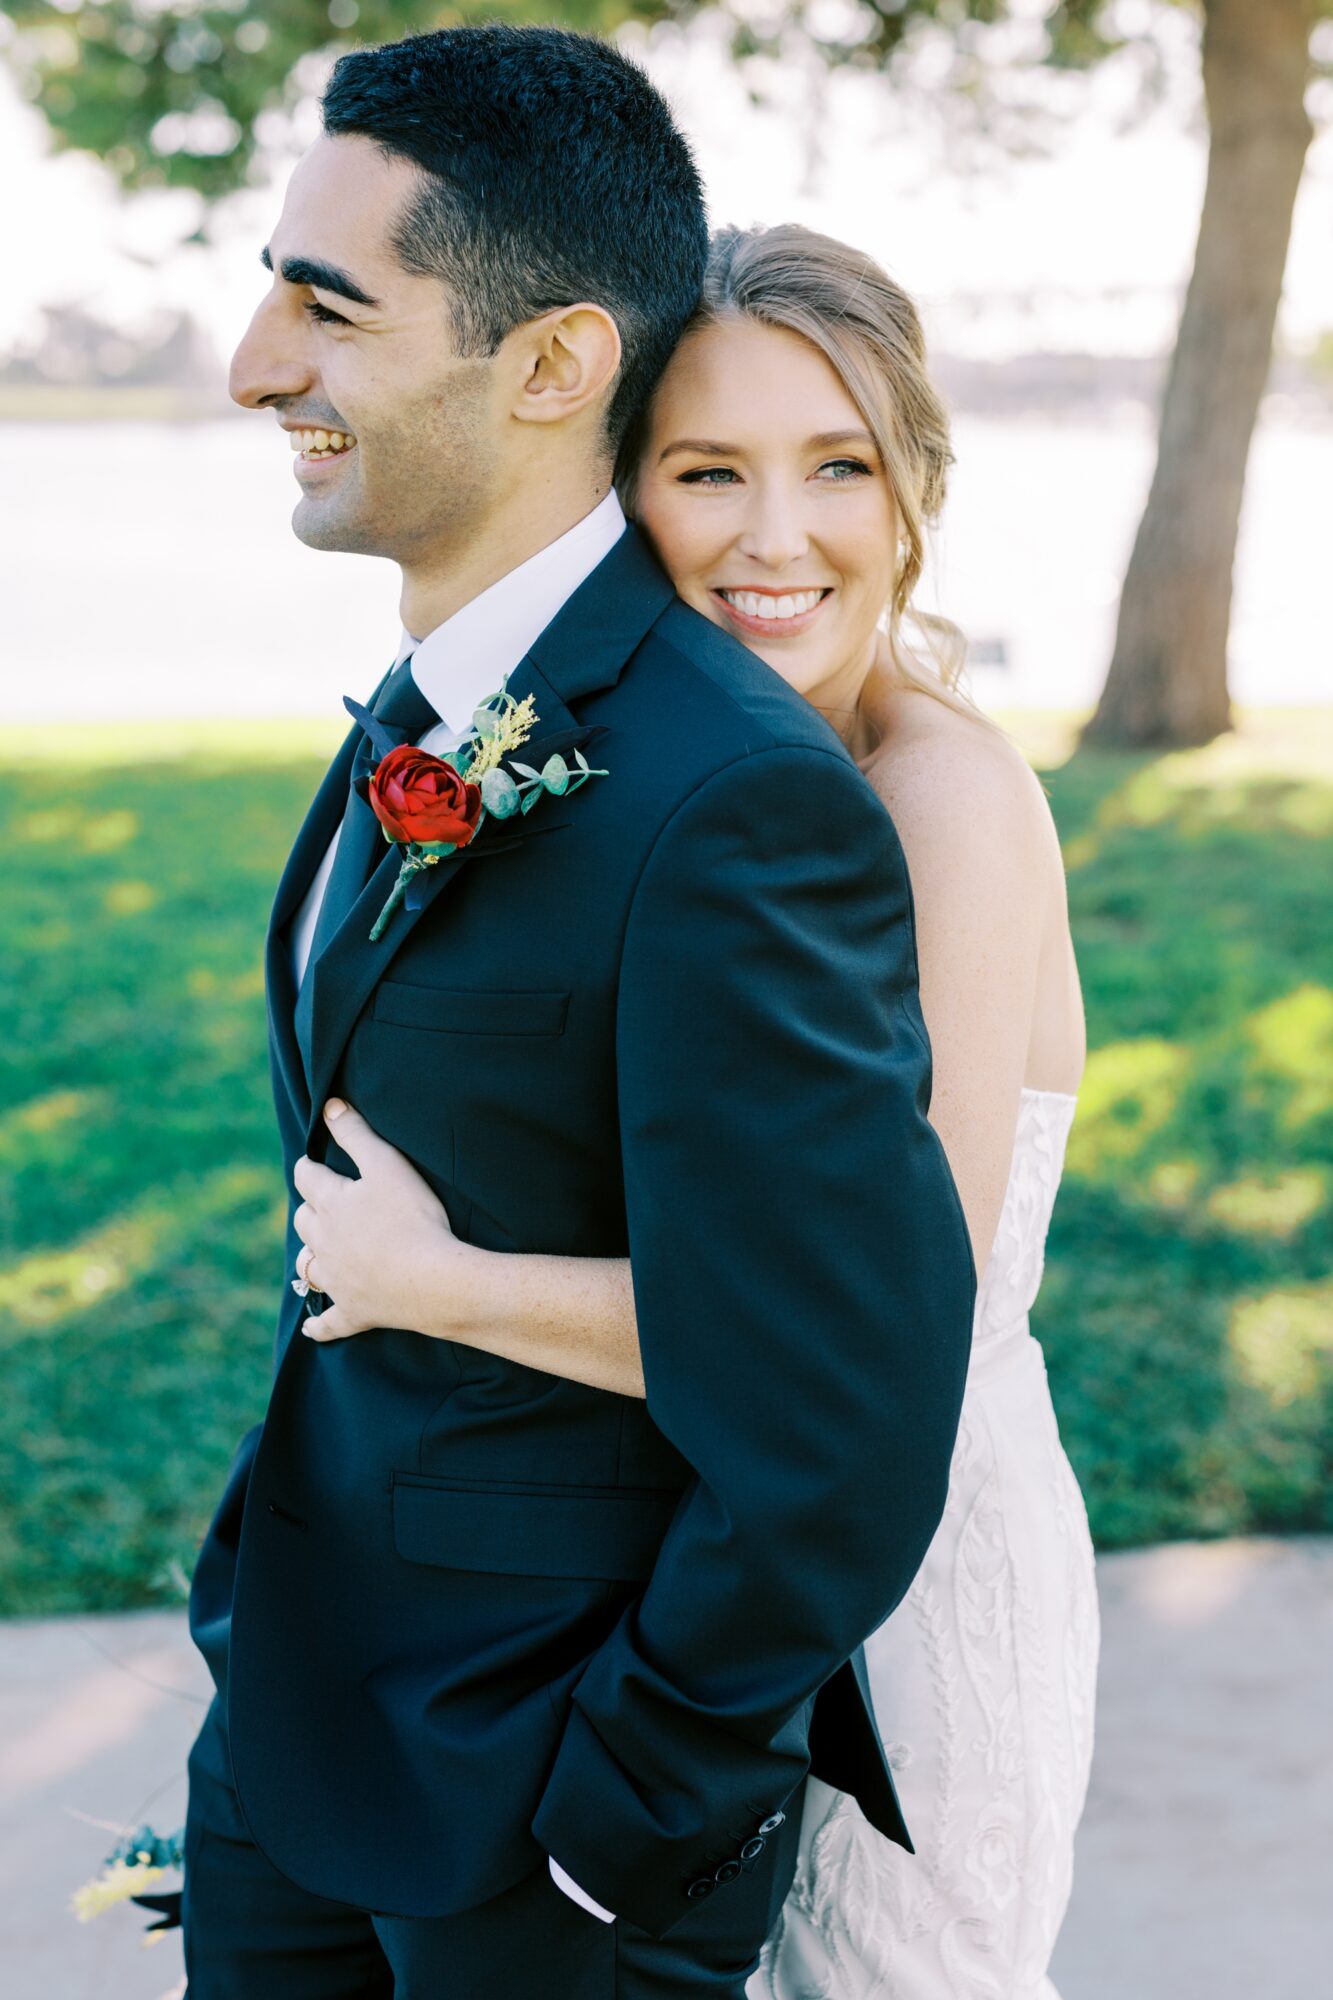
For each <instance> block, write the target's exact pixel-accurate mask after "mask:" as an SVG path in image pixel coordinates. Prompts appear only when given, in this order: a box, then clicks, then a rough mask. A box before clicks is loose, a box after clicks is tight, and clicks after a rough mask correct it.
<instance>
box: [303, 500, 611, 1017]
mask: <svg viewBox="0 0 1333 2000" xmlns="http://www.w3.org/2000/svg"><path fill="white" fill-rule="evenodd" d="M624 530H625V516H624V515H623V514H622V512H621V511H620V502H619V501H618V500H617V498H616V495H615V489H614V488H612V490H611V492H610V493H608V494H607V496H606V498H605V499H604V500H602V501H600V502H599V503H598V505H597V506H596V507H594V508H593V510H592V512H591V514H585V515H584V517H583V519H582V520H581V521H577V522H576V523H575V524H574V526H573V527H572V528H570V529H569V530H568V531H567V532H566V533H565V534H563V535H561V536H560V538H559V540H558V541H554V542H548V544H547V546H546V547H545V548H544V549H539V550H538V551H537V553H536V555H535V556H529V557H528V560H527V561H526V562H524V563H520V564H519V566H518V568H517V569H511V570H510V572H509V574H508V575H507V576H502V577H501V578H500V580H499V582H498V583H493V584H491V585H490V587H489V589H487V590H483V591H482V593H481V595H480V597H474V598H473V599H472V601H471V602H470V603H469V604H465V605H464V606H463V608H462V610H461V611H455V613H454V615H453V617H452V618H446V619H445V621H444V623H443V625H437V626H436V627H435V630H434V631H433V632H430V633H427V635H426V636H425V637H424V638H422V639H414V638H413V637H412V635H411V633H410V632H407V631H404V632H403V635H402V638H401V640H400V643H399V646H398V654H397V658H396V659H395V660H394V665H395V666H397V665H398V664H399V661H402V660H405V659H406V658H407V656H408V654H409V653H410V654H411V655H412V678H413V680H414V681H415V682H416V684H417V686H418V688H419V689H420V690H421V692H422V694H423V695H424V696H425V697H426V700H427V701H428V702H429V703H430V705H431V707H432V708H433V709H435V710H436V712H437V713H438V715H439V716H440V718H441V719H440V721H439V723H438V724H437V725H436V727H435V728H434V729H428V730H427V731H426V734H425V735H424V736H423V737H422V739H421V748H422V749H423V750H428V751H429V752H430V753H431V755H432V756H436V757H438V756H440V755H441V754H442V753H443V752H444V751H446V750H452V749H454V748H455V746H456V745H457V744H459V743H461V741H462V740H463V737H464V736H465V735H466V734H467V732H468V730H469V729H470V728H471V727H472V712H473V710H474V709H475V708H477V707H478V706H479V704H480V703H482V702H483V701H485V699H486V697H487V696H488V695H492V694H495V693H496V691H497V690H498V688H499V687H500V684H501V682H502V681H503V680H504V679H505V676H506V675H507V674H512V673H513V671H514V668H515V667H516V666H517V665H518V663H519V661H520V660H521V659H522V658H523V657H524V655H525V654H526V653H527V652H528V650H529V648H530V647H531V646H532V645H533V644H534V642H535V641H536V640H537V639H538V638H539V637H540V636H541V634H542V633H543V632H544V631H545V630H546V627H547V626H548V625H549V624H550V622H551V620H552V619H553V618H554V617H555V614H556V612H557V611H558V610H559V609H560V607H561V605H562V604H563V603H564V602H565V599H566V598H567V597H572V596H573V595H574V592H575V591H576V590H577V589H578V587H579V585H580V584H581V583H582V582H583V581H584V579H585V578H586V577H589V576H591V575H592V572H593V571H594V570H595V569H596V567H597V565H598V563H599V562H601V560H602V558H603V557H604V556H606V555H609V553H610V552H611V550H612V549H613V548H614V547H615V545H616V543H617V542H618V541H619V540H620V537H621V535H622V534H623V533H624ZM341 831H342V827H341V824H339V826H337V827H336V828H335V829H334V834H333V839H332V840H331V841H330V842H329V844H328V847H327V848H326V850H325V853H324V858H323V860H322V861H321V862H320V864H319V867H318V868H317V869H316V871H315V877H314V880H313V881H312V882H311V884H310V887H309V889H308V890H307V891H306V895H305V900H304V902H303V903H302V904H301V907H300V910H299V911H298V912H297V915H296V920H295V922H294V923H293V925H292V970H293V972H294V973H295V975H296V984H297V987H298V988H299V987H300V984H301V981H302V979H303V978H304V977H305V969H306V965H307V962H308V961H309V958H310V945H311V941H312V939H313V938H314V935H315V925H316V923H317V922H318V920H319V906H320V904H321V903H322V902H323V900H324V891H325V888H326V887H327V886H328V880H329V874H330V871H331V870H332V868H333V857H334V855H335V854H336V853H337V851H338V835H339V834H340V833H341Z"/></svg>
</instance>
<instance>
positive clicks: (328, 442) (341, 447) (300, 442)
mask: <svg viewBox="0 0 1333 2000" xmlns="http://www.w3.org/2000/svg"><path fill="white" fill-rule="evenodd" d="M291 439H292V450H293V451H299V452H302V453H303V454H304V455H305V457H307V458H332V457H333V456H334V455H335V453H337V452H340V451H349V450H350V449H351V447H352V446H353V445H354V444H355V443H356V439H355V438H354V437H353V436H352V433H351V432H350V431H293V432H292V433H291Z"/></svg>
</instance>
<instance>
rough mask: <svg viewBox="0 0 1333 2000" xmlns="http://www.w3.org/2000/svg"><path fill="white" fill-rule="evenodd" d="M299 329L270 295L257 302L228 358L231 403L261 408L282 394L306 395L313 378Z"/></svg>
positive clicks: (256, 408)
mask: <svg viewBox="0 0 1333 2000" xmlns="http://www.w3.org/2000/svg"><path fill="white" fill-rule="evenodd" d="M303 331H304V329H303V328H302V327H300V326H299V325H295V324H293V323H292V321H291V320H290V319H289V318H288V316H287V315H286V314H284V313H282V312H281V311H279V310H278V306H277V301H276V300H275V299H274V298H273V297H272V296H271V295H270V297H268V298H266V299H263V300H261V301H260V303H259V305H258V306H257V307H256V309H255V314H254V317H253V319H252V320H251V321H250V324H249V326H248V327H247V328H246V329H245V332H244V333H243V334H242V335H241V340H240V345H239V346H238V347H237V349H236V352H235V353H234V354H233V355H232V357H231V370H230V373H229V375H228V379H227V388H228V391H229V393H230V395H231V399H232V401H233V402H234V403H240V404H241V406H242V407H243V408H244V409H247V410H262V409H263V408H265V406H266V405H267V404H269V403H272V402H278V401H281V400H282V398H284V397H286V396H305V395H309V393H310V391H311V388H312V387H313V386H314V380H313V373H312V370H311V368H310V364H309V361H308V358H307V351H306V348H305V343H304V341H303V339H302V334H303Z"/></svg>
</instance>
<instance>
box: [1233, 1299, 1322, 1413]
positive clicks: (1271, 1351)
mask: <svg viewBox="0 0 1333 2000" xmlns="http://www.w3.org/2000/svg"><path fill="white" fill-rule="evenodd" d="M1227 1338H1228V1341H1229V1342H1230V1345H1231V1350H1232V1352H1233V1354H1234V1355H1235V1357H1236V1360H1237V1363H1238V1365H1239V1368H1240V1372H1241V1375H1242V1377H1243V1379H1244V1380H1245V1381H1247V1382H1248V1383H1249V1384H1250V1385H1251V1387H1252V1388H1255V1389H1259V1390H1261V1391H1262V1392H1263V1394H1264V1395H1266V1396H1267V1397H1268V1399H1269V1401H1270V1402H1271V1403H1272V1404H1273V1406H1274V1407H1275V1408H1276V1409H1283V1408H1285V1407H1287V1406H1288V1405H1290V1404H1292V1403H1295V1402H1297V1401H1299V1400H1300V1399H1301V1398H1302V1397H1306V1396H1313V1395H1314V1394H1315V1393H1316V1392H1317V1390H1318V1388H1319V1385H1320V1377H1321V1374H1322V1373H1323V1372H1324V1370H1325V1369H1326V1368H1327V1367H1328V1365H1329V1363H1330V1362H1333V1282H1330V1283H1326V1284H1322V1285H1304V1286H1300V1287H1297V1288H1292V1289H1290V1290H1281V1291H1273V1292H1268V1293H1266V1294H1265V1295H1264V1296H1263V1297H1262V1298H1257V1299H1245V1300H1242V1301H1240V1302H1239V1303H1238V1304H1237V1305H1236V1307H1235V1308H1234V1310H1233V1312H1232V1315H1231V1323H1230V1326H1229V1328H1228V1331H1227Z"/></svg>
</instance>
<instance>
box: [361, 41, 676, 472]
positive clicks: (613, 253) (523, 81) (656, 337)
mask: <svg viewBox="0 0 1333 2000" xmlns="http://www.w3.org/2000/svg"><path fill="white" fill-rule="evenodd" d="M323 114H324V129H325V131H326V132H329V133H331V134H335V135H337V134H340V133H352V132H355V133H361V134H364V135H365V136H366V137H368V138H371V139H374V140H377V141H378V143H379V145H380V147H381V149H382V151H384V152H385V153H386V154H389V155H396V156H398V157H401V158H403V159H408V160H412V161H413V162H414V163H415V164H416V165H417V166H418V167H420V168H421V169H422V170H423V171H424V173H425V175H426V180H425V184H424V186H423V188H422V191H421V193H420V195H419V196H418V197H416V198H415V199H414V200H413V201H412V202H411V203H410V204H409V206H408V207H407V209H406V210H405V212H404V213H403V215H402V216H401V217H400V218H399V221H398V223H397V225H396V227H395V230H394V233H393V238H392V242H393V249H394V253H395V255H396V256H397V257H398V259H399V261H400V262H401V263H402V264H403V266H404V268H405V269H407V270H409V271H414V272H419V273H421V274H423V275H426V276H435V277H439V278H441V279H443V280H444V281H445V283H446V284H447V285H448V288H449V292H450V296H451V300H452V304H453V323H454V334H455V338H456V339H457V341H458V344H459V348H460V351H461V352H462V353H463V354H465V355H471V356H477V355H488V354H494V352H495V350H496V349H497V347H499V345H500V343H501V341H502V340H503V339H504V338H505V335H506V334H508V333H509V332H510V331H511V330H512V329H513V328H514V327H516V326H520V325H522V323H523V322H524V321H525V320H530V319H536V318H538V317H539V316H540V315H541V314H542V313H545V312H550V311H552V310H553V309H554V308H555V307H558V306H565V305H574V304H576V303H577V302H578V301H579V300H580V299H587V300H589V301H590V302H591V303H593V304H594V305H599V306H602V307H604V308H605V310H606V311H607V312H609V313H610V314H611V315H612V317H613V318H614V319H615V322H616V325H617V326H618V328H619V329H620V339H621V346H622V349H623V354H622V360H621V367H620V374H619V376H618V378H617V382H616V387H615V390H614V392H613V394H612V398H611V402H610V406H609V409H608V412H607V433H608V441H609V444H610V446H611V448H612V449H614V447H615V446H616V444H617V443H618V442H619V440H620V438H621V436H622V435H623V433H624V431H625V428H626V426H627V425H628V423H629V422H630V419H631V418H632V417H633V415H634V414H635V412H636V410H638V409H639V408H640V406H641V405H642V404H643V403H644V402H645V401H646V399H647V397H648V396H649V394H650V393H651V391H652V388H653V386H654V384H655V383H656V381H657V378H658V376H659V375H660V374H661V372H662V370H663V369H664V368H665V366H666V364H667V361H668V359H669V357H670V354H671V350H672V348H673V347H674V346H675V344H676V341H677V339H678V338H679V336H680V332H681V329H682V327H683V326H684V324H685V322H686V320H687V319H688V318H689V316H690V313H691V312H692V311H693V309H694V305H695V302H696V301H697V299H698V296H699V288H700V285H701V284H702V281H703V273H704V263H705V260H706V257H707V254H708V229H707V223H706V221H705V217H704V206H703V192H702V189H701V187H700V182H699V175H698V170H697V169H696V167H695V164H694V161H693V159H692V157H691V155H690V150H689V147H688V145H687V144H686V142H685V140H684V138H683V137H682V136H681V134H680V133H679V132H678V131H677V129H676V127H675V124H674V123H673V121H672V117H671V113H670V111H669V110H668V109H667V106H666V103H665V101H664V100H663V98H662V97H661V96H659V94H658V92H657V91H656V90H655V89H654V87H653V85H652V84H651V83H650V82H649V81H648V79H647V77H646V76H645V75H644V73H643V71H642V70H641V69H639V68H638V66H637V65H636V64H634V63H632V62H630V61H629V59H628V58H627V57H625V56H623V55H621V54H620V52H619V51H618V50H617V49H614V48H612V47H610V46H609V45H608V44H607V43H605V42H601V41H597V40H595V39H594V38H593V37H592V36H590V35H575V34H571V33H569V32H568V31H567V30H565V29H562V28H520V27H505V26H500V25H492V26H487V27H474V28H443V29H440V30H439V31H438V32H436V33H434V34H429V35H412V36H410V37H409V38H408V39H407V40H406V41H401V42H389V43H386V44H385V45H384V46H383V47H380V48H371V49H355V50H353V51H352V52H351V53H350V54H348V55H345V56H342V57H340V58H339V60H338V62H337V63H336V64H335V66H334V70H333V74H332V76H331V78H330V80H329V85H328V89H327V90H326V91H325V93H324V100H323Z"/></svg>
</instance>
